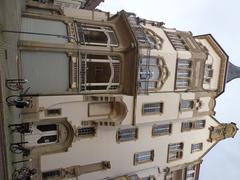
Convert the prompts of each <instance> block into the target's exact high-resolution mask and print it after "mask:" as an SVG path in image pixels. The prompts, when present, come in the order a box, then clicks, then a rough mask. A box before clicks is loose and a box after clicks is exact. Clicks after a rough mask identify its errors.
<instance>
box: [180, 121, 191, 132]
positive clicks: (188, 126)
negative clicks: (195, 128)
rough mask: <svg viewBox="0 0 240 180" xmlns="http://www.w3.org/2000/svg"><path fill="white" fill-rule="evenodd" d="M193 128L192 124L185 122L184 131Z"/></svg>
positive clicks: (183, 124)
mask: <svg viewBox="0 0 240 180" xmlns="http://www.w3.org/2000/svg"><path fill="white" fill-rule="evenodd" d="M191 128H192V122H183V123H182V131H188V130H191Z"/></svg>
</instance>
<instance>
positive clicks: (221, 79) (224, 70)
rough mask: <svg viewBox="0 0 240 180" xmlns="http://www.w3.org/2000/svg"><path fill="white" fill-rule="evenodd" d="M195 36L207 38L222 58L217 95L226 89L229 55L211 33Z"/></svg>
mask: <svg viewBox="0 0 240 180" xmlns="http://www.w3.org/2000/svg"><path fill="white" fill-rule="evenodd" d="M194 37H195V38H198V39H206V40H207V41H208V43H209V44H210V45H211V46H212V48H214V50H215V51H216V53H217V54H218V56H219V57H220V58H221V66H220V73H219V82H218V90H217V96H219V95H221V94H222V93H223V92H224V90H225V84H226V79H227V77H226V75H227V67H228V59H229V56H228V54H227V53H226V52H225V51H224V49H223V48H222V47H221V45H220V44H219V43H218V42H217V41H216V39H215V38H214V37H213V36H212V35H211V34H203V35H198V36H194Z"/></svg>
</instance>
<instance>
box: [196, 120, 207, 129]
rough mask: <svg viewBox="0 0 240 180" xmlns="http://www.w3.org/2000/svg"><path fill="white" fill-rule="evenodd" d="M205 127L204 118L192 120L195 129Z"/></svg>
mask: <svg viewBox="0 0 240 180" xmlns="http://www.w3.org/2000/svg"><path fill="white" fill-rule="evenodd" d="M204 127H205V120H197V121H195V122H194V127H193V128H195V129H202V128H204Z"/></svg>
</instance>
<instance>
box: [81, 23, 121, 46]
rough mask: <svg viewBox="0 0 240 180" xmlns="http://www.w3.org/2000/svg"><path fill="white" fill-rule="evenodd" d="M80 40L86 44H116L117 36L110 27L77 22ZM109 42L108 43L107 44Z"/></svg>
mask: <svg viewBox="0 0 240 180" xmlns="http://www.w3.org/2000/svg"><path fill="white" fill-rule="evenodd" d="M77 27H78V34H79V38H80V42H81V44H83V45H88V46H91V45H93V46H108V45H109V46H117V45H118V42H117V38H116V36H115V33H114V31H113V30H112V29H111V28H110V27H104V26H94V25H82V24H80V23H77ZM108 43H109V44H108Z"/></svg>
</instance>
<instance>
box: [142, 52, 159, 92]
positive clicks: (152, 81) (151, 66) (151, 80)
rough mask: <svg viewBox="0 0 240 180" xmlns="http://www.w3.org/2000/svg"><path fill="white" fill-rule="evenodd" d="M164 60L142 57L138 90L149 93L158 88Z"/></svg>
mask: <svg viewBox="0 0 240 180" xmlns="http://www.w3.org/2000/svg"><path fill="white" fill-rule="evenodd" d="M161 64H162V60H161V59H160V58H158V57H154V56H150V57H146V56H144V57H142V58H140V59H139V70H138V88H139V90H140V91H148V90H152V89H155V88H157V87H158V84H159V81H160V79H161Z"/></svg>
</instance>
